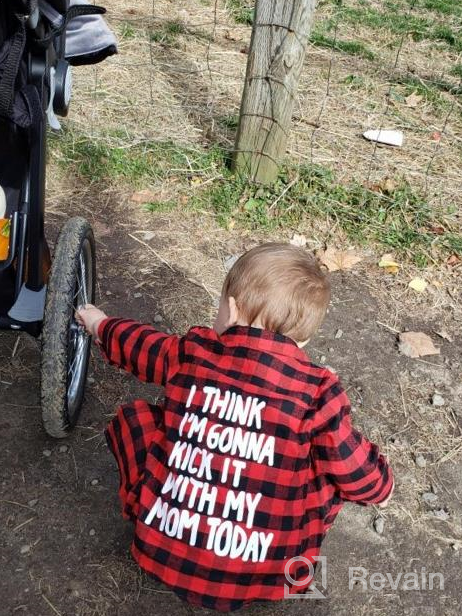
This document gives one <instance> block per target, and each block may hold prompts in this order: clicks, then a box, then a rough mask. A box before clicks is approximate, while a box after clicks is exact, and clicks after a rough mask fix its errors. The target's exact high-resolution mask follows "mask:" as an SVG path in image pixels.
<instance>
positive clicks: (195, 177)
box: [189, 175, 202, 186]
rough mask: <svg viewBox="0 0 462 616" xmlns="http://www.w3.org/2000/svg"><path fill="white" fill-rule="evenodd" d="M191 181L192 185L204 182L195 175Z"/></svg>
mask: <svg viewBox="0 0 462 616" xmlns="http://www.w3.org/2000/svg"><path fill="white" fill-rule="evenodd" d="M189 183H190V184H191V186H200V185H201V184H202V178H200V177H198V176H197V175H195V176H193V177H192V178H191V179H190V181H189Z"/></svg>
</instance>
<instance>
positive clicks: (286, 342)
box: [220, 325, 310, 362]
mask: <svg viewBox="0 0 462 616" xmlns="http://www.w3.org/2000/svg"><path fill="white" fill-rule="evenodd" d="M220 339H221V340H222V342H223V343H224V344H225V345H226V346H230V347H233V346H234V347H237V346H244V347H250V348H252V349H255V350H257V351H266V352H267V353H274V354H276V355H285V356H288V357H292V358H295V359H298V360H299V361H303V362H307V361H310V359H309V357H308V356H307V354H306V353H305V351H303V350H302V349H300V348H299V347H298V345H297V343H296V342H295V341H294V340H292V338H289V337H288V336H284V335H283V334H278V333H276V332H272V331H269V330H268V329H260V328H259V327H251V326H250V325H233V326H232V327H230V328H228V329H227V330H226V331H225V332H223V334H221V336H220Z"/></svg>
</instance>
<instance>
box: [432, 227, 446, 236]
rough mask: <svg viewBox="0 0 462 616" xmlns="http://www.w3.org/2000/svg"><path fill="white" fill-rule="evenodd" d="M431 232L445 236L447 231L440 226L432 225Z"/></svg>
mask: <svg viewBox="0 0 462 616" xmlns="http://www.w3.org/2000/svg"><path fill="white" fill-rule="evenodd" d="M429 231H430V232H431V233H434V234H435V235H443V233H445V231H446V229H445V228H444V227H441V226H439V225H432V226H431V227H430V229H429Z"/></svg>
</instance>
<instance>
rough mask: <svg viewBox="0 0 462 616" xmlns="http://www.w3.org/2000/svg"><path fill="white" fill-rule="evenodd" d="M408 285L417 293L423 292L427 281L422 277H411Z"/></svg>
mask: <svg viewBox="0 0 462 616" xmlns="http://www.w3.org/2000/svg"><path fill="white" fill-rule="evenodd" d="M409 287H410V288H411V289H414V291H417V293H423V292H424V291H425V289H426V288H427V287H428V282H427V281H426V280H424V279H423V278H419V277H417V278H413V279H412V280H411V282H410V283H409Z"/></svg>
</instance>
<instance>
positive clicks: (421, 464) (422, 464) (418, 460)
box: [415, 454, 427, 468]
mask: <svg viewBox="0 0 462 616" xmlns="http://www.w3.org/2000/svg"><path fill="white" fill-rule="evenodd" d="M415 463H416V464H417V466H418V467H419V468H425V467H426V466H427V460H426V459H425V458H424V457H423V455H422V454H419V455H418V456H416V457H415Z"/></svg>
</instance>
